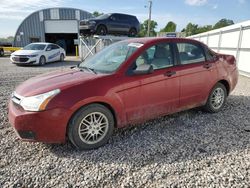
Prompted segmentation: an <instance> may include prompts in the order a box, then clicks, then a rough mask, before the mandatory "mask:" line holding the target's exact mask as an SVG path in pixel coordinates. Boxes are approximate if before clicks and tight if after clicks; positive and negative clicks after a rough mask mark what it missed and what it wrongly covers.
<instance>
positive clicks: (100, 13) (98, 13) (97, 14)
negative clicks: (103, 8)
mask: <svg viewBox="0 0 250 188" xmlns="http://www.w3.org/2000/svg"><path fill="white" fill-rule="evenodd" d="M101 15H103V13H102V12H98V11H94V12H93V16H94V17H98V16H101Z"/></svg>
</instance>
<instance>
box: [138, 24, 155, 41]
mask: <svg viewBox="0 0 250 188" xmlns="http://www.w3.org/2000/svg"><path fill="white" fill-rule="evenodd" d="M157 25H158V24H157V22H156V21H154V20H151V23H150V36H151V37H152V36H156V31H155V29H156V27H157ZM147 30H148V20H145V21H144V22H143V23H142V24H141V29H140V32H139V37H145V36H147Z"/></svg>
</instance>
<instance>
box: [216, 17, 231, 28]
mask: <svg viewBox="0 0 250 188" xmlns="http://www.w3.org/2000/svg"><path fill="white" fill-rule="evenodd" d="M233 24H234V21H233V20H229V19H226V18H223V19H221V20H220V21H218V22H217V23H216V24H215V25H214V27H213V29H219V28H222V27H226V26H229V25H233Z"/></svg>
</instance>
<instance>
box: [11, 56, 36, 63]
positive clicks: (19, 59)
mask: <svg viewBox="0 0 250 188" xmlns="http://www.w3.org/2000/svg"><path fill="white" fill-rule="evenodd" d="M10 60H11V62H12V63H13V64H20V65H29V64H39V58H38V57H27V56H11V57H10Z"/></svg>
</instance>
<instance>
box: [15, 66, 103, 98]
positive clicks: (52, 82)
mask: <svg viewBox="0 0 250 188" xmlns="http://www.w3.org/2000/svg"><path fill="white" fill-rule="evenodd" d="M102 76H104V74H94V73H91V72H83V71H80V70H79V69H65V70H60V71H54V72H51V73H47V74H42V75H39V76H36V77H34V78H31V79H29V80H27V81H25V82H23V83H22V84H20V85H19V86H18V87H17V88H16V90H15V92H16V93H17V94H18V95H21V96H25V97H27V96H34V95H38V94H42V93H46V92H49V91H52V90H54V89H61V90H63V89H66V88H69V87H72V86H74V85H78V84H81V83H83V82H86V81H90V80H93V79H96V78H98V77H102Z"/></svg>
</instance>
